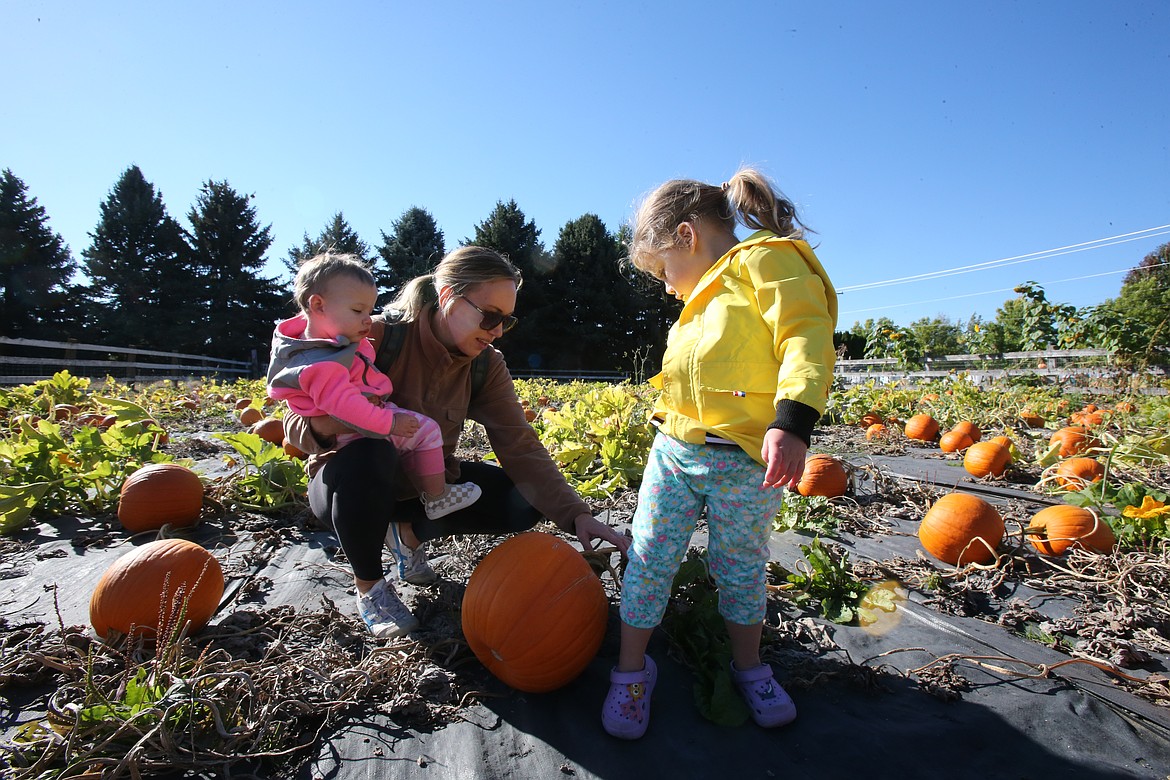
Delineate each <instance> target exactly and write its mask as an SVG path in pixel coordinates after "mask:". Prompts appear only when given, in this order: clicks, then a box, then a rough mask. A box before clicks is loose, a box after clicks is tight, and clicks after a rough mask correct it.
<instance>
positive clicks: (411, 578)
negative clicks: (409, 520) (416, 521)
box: [386, 523, 439, 585]
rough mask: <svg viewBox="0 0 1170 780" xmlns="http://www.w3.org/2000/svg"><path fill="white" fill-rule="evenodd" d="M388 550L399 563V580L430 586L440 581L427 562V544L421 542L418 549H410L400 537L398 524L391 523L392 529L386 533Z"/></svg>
mask: <svg viewBox="0 0 1170 780" xmlns="http://www.w3.org/2000/svg"><path fill="white" fill-rule="evenodd" d="M386 549H388V550H389V551H390V553H391V554H392V555H393V556H394V559H395V560H396V561H397V562H398V579H400V580H405V581H406V582H409V583H410V584H411V585H430V584H431V583H432V582H435V581H436V580H438V579H439V575H438V574H436V573H435V570H434V569H432V568H431V564H430V561H428V560H427V543H426V542H420V543H419V546H418V547H408V546H407V545H406V544H405V543H404V542H403V541H402V537H401V536H399V535H398V523H391V524H390V529H389V530H388V531H386Z"/></svg>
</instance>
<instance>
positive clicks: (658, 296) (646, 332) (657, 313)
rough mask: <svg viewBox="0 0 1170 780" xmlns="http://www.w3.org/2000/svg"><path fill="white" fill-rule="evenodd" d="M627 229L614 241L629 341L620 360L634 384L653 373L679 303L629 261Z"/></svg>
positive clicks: (660, 357) (664, 348) (620, 229)
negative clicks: (629, 373) (628, 329)
mask: <svg viewBox="0 0 1170 780" xmlns="http://www.w3.org/2000/svg"><path fill="white" fill-rule="evenodd" d="M630 239H631V230H630V226H629V225H627V224H623V225H622V226H621V228H619V229H618V234H617V237H616V239H615V241H614V243H615V245H616V250H617V255H618V272H619V274H620V275H621V277H622V280H623V281H624V283H625V284H624V292H625V296H624V297H625V299H626V301H625V303H623V305H622V308H623V309H624V310H625V316H626V317H627V318H629V328H630V341H629V345H628V346H627V348H626V350H625V352H624V353H623V355H622V357H623V358H624V361H625V362H624V363H623V366H622V367H623V368H627V367H628V368H631V369H632V373H633V379H634V381H642V380H644V379H647V378H648V377H651V376H653V375H654V374H657V373H658V371H659V369H660V368H661V367H662V355H663V353H664V352H666V339H667V336H669V335H670V326H671V325H673V324H674V322H675V321H676V320H677V319H678V315H679V312H680V311H681V310H682V302H681V301H679V300H676V299H675V297H674V296H672V295H671V294H670V293H668V292H667V291H666V285H664V284H662V282H660V281H658V280H657V279H655V278H654V277H652V276H650V275H649V274H646V273H643V272H642V271H639V270H638V269H637V268H635V267H634V265H633V263H631V262H629V258H628V256H627V249H628V247H629V245H630Z"/></svg>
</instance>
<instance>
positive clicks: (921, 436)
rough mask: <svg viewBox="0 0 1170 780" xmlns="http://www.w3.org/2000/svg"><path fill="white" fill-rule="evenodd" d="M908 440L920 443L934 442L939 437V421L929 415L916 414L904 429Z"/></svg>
mask: <svg viewBox="0 0 1170 780" xmlns="http://www.w3.org/2000/svg"><path fill="white" fill-rule="evenodd" d="M903 432H904V433H905V434H906V438H908V439H917V440H918V441H934V439H935V437H937V436H938V420H936V419H934V418H933V417H931V416H930V415H929V414H916V415H913V416H912V417H911V418H910V419H909V420H907V421H906V427H905V428H904V429H903Z"/></svg>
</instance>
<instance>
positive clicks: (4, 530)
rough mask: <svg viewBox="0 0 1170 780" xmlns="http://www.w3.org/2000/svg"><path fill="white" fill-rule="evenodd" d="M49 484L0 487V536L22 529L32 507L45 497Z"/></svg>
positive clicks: (37, 483) (39, 483) (30, 513)
mask: <svg viewBox="0 0 1170 780" xmlns="http://www.w3.org/2000/svg"><path fill="white" fill-rule="evenodd" d="M51 484H52V483H51V482H34V483H32V484H31V485H0V534H11V533H15V532H16V531H18V530H20V529H21V528H24V526H26V525H27V524H28V521H29V517H30V516H31V515H32V510H33V507H35V506H36V505H37V502H38V501H40V500H41V498H42V497H43V496H44V495H45V492H46V491H47V490H48V489H49V486H50V485H51Z"/></svg>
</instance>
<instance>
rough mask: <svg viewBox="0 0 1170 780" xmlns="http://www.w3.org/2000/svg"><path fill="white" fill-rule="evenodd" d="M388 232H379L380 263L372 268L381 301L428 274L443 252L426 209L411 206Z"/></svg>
mask: <svg viewBox="0 0 1170 780" xmlns="http://www.w3.org/2000/svg"><path fill="white" fill-rule="evenodd" d="M390 230H391V232H390V235H386V233H385V232H383V233H382V246H380V247H378V255H379V256H380V257H381V259H382V263H381V265H379V266H377V267H376V268H375V278H376V279H377V283H378V291H379V293H380V295H379V300H380V301H382V302H385V301H387V300H390V299H392V298H393V297H394V296H395V294H397V292H398V291H399V290H400V289H401V288H402V287H403V285H405V284H406V283H407V282H409V281H410V280H411V279H413V278H415V277H416V276H422V275H424V274H428V273H430V272H431V271H432V270H433V269H434V267H435V266H436V265H437V264H438V262H439V261H440V260H441V259H443V253H444V252H445V251H446V247H445V245H444V242H443V231H442V230H439V227H438V225H437V224H436V223H435V218H434V217H432V216H431V214H430V212H428V211H427V210H426V209H422V208H418V207H417V206H411V207H410V208H408V209H407V210H406V211H404V212H403V213H402V216H401V217H399V218H398V219H396V220H395V221H394V222H393V224H391V226H390Z"/></svg>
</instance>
